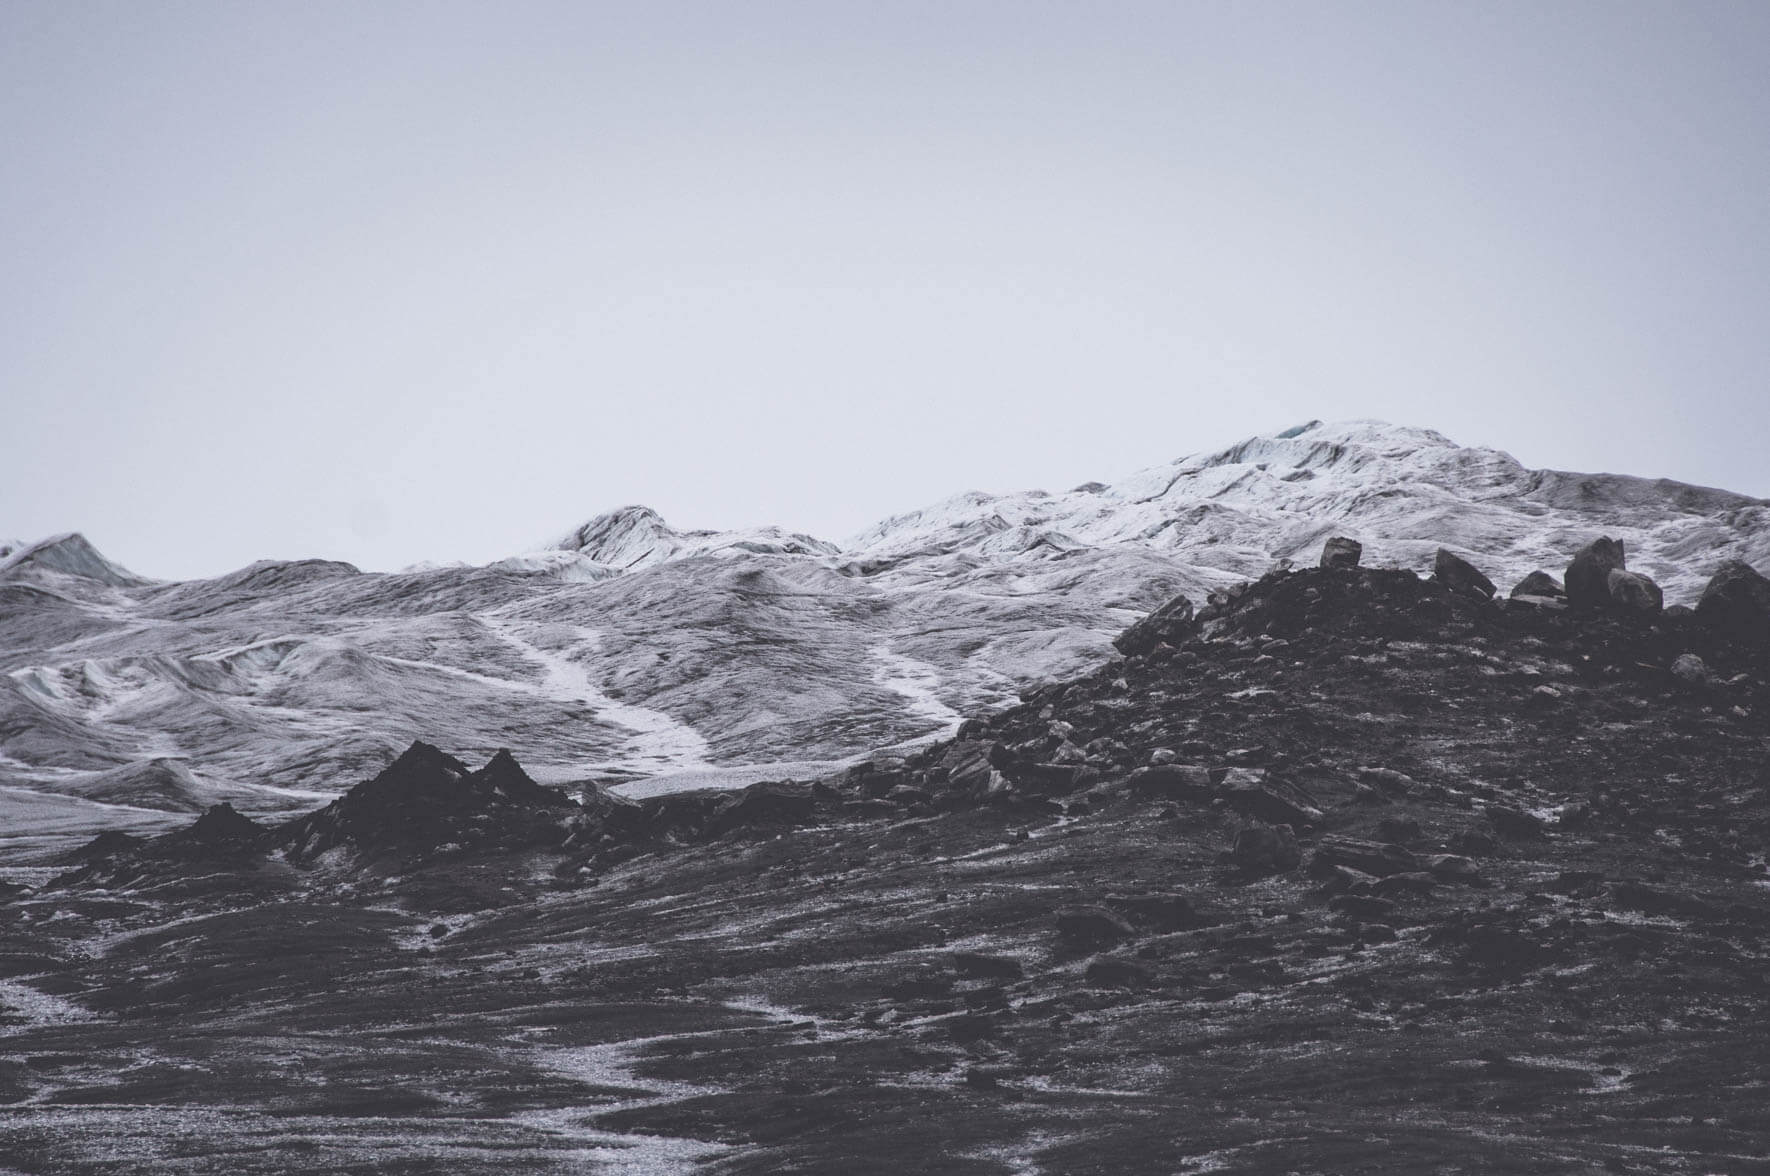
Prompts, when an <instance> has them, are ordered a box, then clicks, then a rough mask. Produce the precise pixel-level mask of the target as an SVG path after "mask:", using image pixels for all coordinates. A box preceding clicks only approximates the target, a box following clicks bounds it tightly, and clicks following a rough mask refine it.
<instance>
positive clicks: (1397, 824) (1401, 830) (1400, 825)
mask: <svg viewBox="0 0 1770 1176" xmlns="http://www.w3.org/2000/svg"><path fill="white" fill-rule="evenodd" d="M1377 836H1378V837H1381V838H1382V839H1383V840H1384V841H1393V842H1397V843H1400V842H1406V841H1417V840H1419V838H1420V823H1419V822H1418V821H1416V820H1414V819H1413V818H1412V817H1384V818H1383V819H1382V820H1381V821H1378V822H1377Z"/></svg>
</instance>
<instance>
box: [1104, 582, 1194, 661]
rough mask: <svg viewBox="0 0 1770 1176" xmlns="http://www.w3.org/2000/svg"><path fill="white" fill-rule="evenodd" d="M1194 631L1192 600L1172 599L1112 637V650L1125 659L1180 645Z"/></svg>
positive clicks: (1188, 638)
mask: <svg viewBox="0 0 1770 1176" xmlns="http://www.w3.org/2000/svg"><path fill="white" fill-rule="evenodd" d="M1196 631H1197V625H1196V623H1195V621H1194V613H1193V607H1192V601H1190V600H1188V599H1187V598H1186V597H1184V596H1176V597H1174V598H1173V599H1172V600H1170V601H1168V602H1167V603H1166V604H1164V605H1162V606H1161V607H1160V608H1158V609H1156V610H1155V611H1154V612H1152V613H1150V614H1149V615H1148V616H1146V617H1144V618H1143V619H1142V620H1140V621H1138V622H1137V623H1136V624H1134V625H1132V626H1131V627H1130V628H1128V629H1126V630H1125V631H1124V632H1123V633H1120V634H1119V635H1118V636H1117V637H1115V638H1113V641H1112V644H1113V648H1114V649H1117V650H1118V651H1119V652H1120V653H1122V654H1124V655H1125V656H1126V657H1137V656H1140V655H1142V654H1146V653H1148V652H1150V651H1151V650H1153V649H1155V647H1156V646H1158V645H1162V644H1167V645H1175V646H1178V645H1183V644H1185V643H1186V642H1187V641H1188V640H1190V639H1191V638H1192V636H1193V634H1194V633H1195V632H1196Z"/></svg>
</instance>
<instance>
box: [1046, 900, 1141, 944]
mask: <svg viewBox="0 0 1770 1176" xmlns="http://www.w3.org/2000/svg"><path fill="white" fill-rule="evenodd" d="M1133 934H1135V931H1134V930H1133V928H1132V927H1131V924H1130V923H1128V922H1126V921H1125V918H1124V916H1123V915H1120V914H1118V913H1117V912H1116V911H1111V910H1108V909H1107V908H1106V907H1103V906H1072V907H1064V908H1063V909H1062V910H1059V911H1058V912H1057V936H1058V938H1059V939H1060V940H1062V941H1063V944H1064V946H1066V947H1070V948H1078V949H1083V950H1087V949H1090V948H1098V947H1109V946H1111V945H1112V944H1115V943H1118V942H1120V941H1121V940H1125V939H1129V938H1130V937H1131V936H1132V935H1133Z"/></svg>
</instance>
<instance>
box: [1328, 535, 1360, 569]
mask: <svg viewBox="0 0 1770 1176" xmlns="http://www.w3.org/2000/svg"><path fill="white" fill-rule="evenodd" d="M1362 558H1364V544H1362V543H1360V542H1359V541H1358V540H1356V539H1348V538H1346V537H1345V536H1343V535H1336V536H1334V537H1333V538H1332V539H1329V540H1328V541H1327V542H1326V543H1324V544H1323V545H1322V548H1321V566H1322V567H1324V568H1355V567H1357V566H1358V561H1359V560H1360V559H1362Z"/></svg>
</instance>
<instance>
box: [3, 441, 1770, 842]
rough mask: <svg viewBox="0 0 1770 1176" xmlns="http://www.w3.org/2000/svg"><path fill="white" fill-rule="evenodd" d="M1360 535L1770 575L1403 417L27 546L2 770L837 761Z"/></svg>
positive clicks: (1663, 501) (1722, 504)
mask: <svg viewBox="0 0 1770 1176" xmlns="http://www.w3.org/2000/svg"><path fill="white" fill-rule="evenodd" d="M1334 535H1340V536H1346V537H1349V538H1352V539H1354V540H1357V541H1359V542H1361V543H1362V544H1363V545H1364V549H1365V561H1366V563H1367V564H1371V565H1383V566H1393V567H1398V568H1404V569H1409V570H1412V571H1415V572H1422V573H1423V572H1429V571H1430V570H1431V569H1432V568H1433V566H1434V564H1435V562H1436V560H1437V559H1438V551H1439V549H1440V548H1446V549H1449V551H1450V552H1451V553H1452V554H1453V555H1455V556H1459V557H1462V558H1465V559H1468V560H1470V561H1472V562H1473V563H1474V564H1475V565H1476V566H1477V567H1479V568H1481V569H1482V570H1483V571H1484V572H1486V573H1487V574H1488V575H1489V576H1491V577H1492V578H1493V580H1494V581H1496V582H1498V584H1499V586H1500V589H1501V591H1502V592H1504V591H1506V590H1507V589H1509V588H1510V586H1511V585H1512V584H1514V583H1516V582H1518V581H1519V580H1520V579H1522V578H1523V577H1524V576H1526V575H1527V574H1528V573H1532V572H1535V571H1539V570H1547V571H1549V572H1552V573H1554V574H1555V575H1557V576H1558V575H1559V574H1560V570H1561V568H1562V567H1563V566H1564V564H1565V562H1566V560H1567V558H1568V556H1569V554H1570V553H1571V552H1573V551H1575V550H1578V549H1579V548H1581V547H1583V546H1584V545H1585V544H1586V543H1588V542H1589V541H1591V540H1592V539H1594V538H1596V537H1597V536H1599V535H1608V536H1611V537H1613V538H1616V539H1618V540H1620V541H1621V542H1622V543H1623V544H1624V546H1625V548H1626V550H1627V553H1628V566H1629V568H1630V569H1631V570H1632V571H1637V572H1641V573H1644V574H1645V575H1647V576H1649V577H1651V578H1652V579H1653V580H1655V581H1656V582H1657V583H1658V585H1659V586H1660V587H1661V588H1662V589H1663V590H1664V594H1665V600H1666V602H1667V603H1668V604H1694V603H1696V599H1697V596H1698V594H1699V593H1700V592H1701V590H1702V587H1703V585H1704V584H1705V583H1706V582H1707V580H1708V578H1709V577H1710V576H1711V575H1713V574H1714V572H1715V571H1716V570H1717V569H1719V568H1720V567H1721V566H1722V565H1723V564H1726V563H1727V562H1729V561H1741V562H1743V563H1744V564H1746V565H1748V566H1751V567H1755V568H1757V569H1759V570H1763V569H1766V568H1770V502H1766V501H1765V500H1761V499H1754V498H1751V497H1749V496H1745V495H1737V494H1732V493H1730V492H1728V491H1724V490H1714V489H1710V488H1705V487H1695V486H1689V485H1686V484H1684V483H1677V482H1672V481H1669V480H1665V479H1658V480H1654V479H1644V478H1634V477H1630V476H1627V475H1608V474H1603V475H1593V474H1572V473H1561V472H1557V471H1541V470H1529V469H1526V468H1525V467H1524V466H1523V465H1522V464H1520V463H1519V462H1517V461H1516V460H1514V459H1513V458H1511V457H1510V456H1508V455H1506V454H1504V453H1502V452H1500V451H1498V450H1493V449H1483V448H1465V447H1461V446H1457V445H1456V444H1454V443H1453V442H1452V441H1450V440H1449V439H1448V438H1446V437H1444V436H1443V435H1442V434H1439V433H1436V432H1434V431H1432V430H1426V429H1417V428H1410V427H1405V426H1396V425H1389V424H1384V423H1382V422H1369V421H1366V422H1341V423H1337V424H1326V423H1322V422H1309V423H1307V424H1304V425H1300V426H1296V427H1294V428H1290V429H1285V430H1282V431H1280V432H1277V433H1273V434H1268V435H1262V436H1258V437H1251V438H1247V439H1245V440H1243V441H1241V442H1238V443H1236V444H1234V445H1230V446H1225V447H1221V448H1218V449H1215V450H1210V451H1204V452H1200V453H1196V454H1192V455H1189V456H1186V457H1181V458H1178V459H1176V460H1174V461H1172V462H1168V463H1165V464H1162V465H1159V466H1155V467H1151V468H1149V469H1146V470H1143V471H1141V472H1139V473H1136V474H1132V475H1130V476H1128V477H1125V478H1121V479H1119V480H1118V481H1117V482H1116V483H1111V484H1108V483H1099V482H1090V483H1084V484H1082V485H1081V486H1078V487H1076V488H1074V489H1072V490H1069V491H1064V492H1061V493H1050V492H1046V491H1043V490H1028V491H1019V492H1011V493H1003V494H989V493H984V492H980V491H967V492H964V493H960V494H957V495H953V496H950V497H948V498H947V499H944V500H941V501H940V502H937V503H933V504H930V505H928V506H925V507H922V508H920V509H918V510H913V511H908V512H903V513H900V514H898V515H894V516H891V517H889V518H887V519H884V520H881V521H880V522H879V523H877V524H874V525H873V526H872V527H870V528H867V529H866V530H864V531H862V532H860V533H859V534H857V535H855V536H852V537H851V538H850V539H849V540H847V541H845V542H844V543H842V544H835V543H830V542H828V541H825V540H821V539H817V538H815V537H812V536H807V535H802V534H798V533H795V532H791V531H788V530H786V529H783V528H778V527H764V528H749V529H739V530H734V531H692V530H686V531H685V530H677V529H676V528H673V527H671V526H670V525H669V524H668V523H667V522H665V521H664V519H663V518H662V517H661V516H660V515H658V513H657V512H656V511H653V510H651V509H649V508H645V507H624V508H621V509H619V510H617V511H614V512H610V513H608V514H604V515H600V516H597V517H596V518H594V519H592V520H589V521H588V522H586V523H585V524H583V525H582V526H580V527H578V528H576V529H574V530H573V531H572V532H571V533H570V534H569V535H568V536H566V537H564V538H562V539H560V540H558V541H556V545H555V546H554V547H553V548H551V549H544V550H542V551H539V552H530V553H528V554H526V555H523V554H519V555H515V556H512V557H508V558H506V559H504V560H500V561H495V562H493V563H491V564H488V565H485V566H480V567H472V566H438V567H419V568H413V569H408V570H405V571H402V572H394V573H379V572H363V571H359V570H358V569H356V568H354V567H352V566H351V565H349V564H342V563H337V562H333V561H319V560H296V561H274V560H267V561H260V562H259V563H255V564H252V565H249V566H248V567H247V568H243V569H240V570H238V571H236V572H231V573H228V574H226V575H224V576H219V577H214V578H210V579H207V580H194V581H172V582H163V581H149V580H146V579H145V578H143V577H139V576H136V575H135V574H134V573H132V572H129V571H128V570H127V569H121V568H119V567H118V566H117V565H115V564H112V563H111V562H110V561H108V560H106V559H105V558H104V557H103V556H102V555H101V554H99V553H98V552H97V551H96V549H94V548H92V547H91V545H90V544H89V543H86V542H85V540H84V539H80V538H79V537H78V536H62V537H57V538H56V539H54V540H52V541H45V542H43V543H39V544H33V545H30V546H28V547H25V548H20V549H19V550H17V551H13V552H10V553H9V554H8V555H7V556H6V557H4V563H3V564H0V784H4V785H12V786H15V787H20V788H25V789H29V790H31V791H32V792H34V793H38V794H43V795H78V794H81V793H83V792H84V793H87V794H95V795H102V796H104V797H106V798H107V800H108V801H115V802H120V803H124V804H128V803H132V802H139V803H143V804H147V805H152V806H158V807H172V806H174V805H176V806H178V807H181V808H188V807H190V806H191V805H192V804H194V803H195V798H194V796H193V795H192V794H191V793H190V790H189V789H188V787H187V788H185V789H184V790H183V795H177V793H178V792H179V790H178V789H176V788H173V789H169V788H168V787H167V784H166V773H165V772H164V771H159V770H156V771H148V770H145V769H144V770H140V771H130V770H127V769H130V768H131V765H151V764H153V763H156V762H163V763H178V764H181V765H183V766H184V767H185V768H187V769H188V770H189V771H190V772H193V773H195V775H196V777H197V778H199V779H200V780H202V781H203V782H204V784H205V788H206V789H207V790H208V795H210V796H221V795H225V796H226V797H227V798H228V799H229V800H231V801H232V802H233V803H235V804H236V805H238V806H240V807H241V808H242V810H243V811H246V812H249V813H253V814H259V815H262V814H266V813H270V814H276V813H287V812H289V811H291V810H293V809H295V808H297V807H301V806H304V805H306V804H308V803H309V802H311V801H312V800H313V799H314V798H316V797H324V796H330V795H336V793H337V791H338V790H339V788H340V787H341V785H342V783H343V782H345V781H349V780H355V779H362V778H364V777H365V776H368V775H372V774H374V773H375V772H376V771H378V770H380V769H381V768H383V767H385V766H386V765H387V764H388V763H390V762H391V761H392V760H393V758H394V757H395V756H397V755H398V754H399V753H400V751H401V749H403V748H405V747H406V746H408V745H409V744H410V743H411V742H412V741H413V740H414V739H418V738H422V737H423V736H424V735H425V734H426V733H427V732H428V731H431V730H433V729H435V727H436V725H438V724H441V725H442V726H444V727H446V728H447V729H450V730H452V731H454V732H456V734H457V738H458V739H459V740H460V743H459V746H460V747H461V749H462V750H463V751H470V752H472V753H474V754H476V755H483V756H490V755H491V754H492V753H493V752H495V751H496V750H497V749H498V748H500V747H504V746H510V745H521V746H523V747H525V748H526V749H528V752H527V756H526V757H525V758H526V762H527V763H528V765H529V769H530V771H531V772H533V773H534V774H535V776H536V779H537V780H539V781H540V782H542V783H544V784H557V785H568V784H573V783H582V782H584V781H587V780H592V779H594V780H598V781H600V782H602V783H604V784H609V785H615V786H619V785H621V784H623V783H625V782H629V781H637V780H642V779H645V778H648V777H653V776H660V775H664V776H670V775H675V774H679V773H682V772H684V771H694V772H715V773H716V772H717V770H718V769H719V768H721V767H733V768H735V767H739V766H742V767H744V768H746V769H751V768H754V767H755V766H757V765H766V764H768V763H770V762H774V761H779V760H795V761H801V760H814V761H828V762H832V763H837V762H841V761H844V760H848V759H852V758H853V757H856V756H860V755H864V754H866V753H867V752H869V751H870V750H872V749H874V748H878V747H882V746H889V745H894V744H905V743H914V742H916V741H918V740H926V739H929V738H934V737H937V736H939V735H941V734H943V733H946V732H948V731H950V729H951V728H952V727H953V726H954V725H955V724H956V721H957V715H959V714H962V713H978V712H981V711H987V710H990V709H994V708H1000V707H1004V706H1008V705H1011V704H1013V703H1014V702H1015V700H1016V699H1017V698H1018V697H1019V695H1020V694H1021V692H1022V691H1024V690H1026V689H1028V688H1031V687H1033V686H1035V685H1036V684H1038V683H1039V682H1041V681H1048V680H1054V679H1058V678H1063V677H1067V676H1071V675H1073V674H1076V673H1080V672H1084V671H1087V670H1089V669H1092V668H1094V667H1097V666H1099V665H1101V664H1103V663H1105V662H1107V661H1109V660H1110V659H1112V658H1113V657H1114V656H1116V655H1115V653H1114V651H1113V647H1112V641H1113V639H1114V637H1116V636H1117V635H1118V634H1119V633H1120V631H1121V630H1123V629H1124V628H1125V626H1126V625H1128V624H1130V623H1131V622H1132V621H1133V620H1136V619H1137V618H1138V617H1139V616H1141V615H1143V614H1146V613H1148V612H1149V611H1150V610H1152V609H1154V608H1156V607H1157V606H1159V605H1161V604H1162V603H1163V602H1165V601H1167V600H1169V599H1171V598H1172V597H1174V596H1175V595H1177V594H1184V595H1186V596H1188V597H1190V598H1191V599H1192V600H1194V601H1196V602H1201V603H1202V602H1203V601H1204V600H1205V599H1206V598H1207V597H1208V596H1210V595H1211V594H1212V593H1214V592H1220V591H1223V590H1226V589H1228V588H1230V587H1232V586H1234V585H1236V584H1240V583H1243V582H1247V581H1251V580H1255V579H1258V578H1259V577H1260V576H1262V575H1264V574H1265V573H1267V572H1268V571H1270V570H1271V569H1273V568H1274V567H1283V566H1287V564H1302V563H1309V562H1311V561H1313V559H1314V557H1315V553H1316V552H1317V551H1319V549H1320V546H1321V544H1322V543H1323V542H1324V541H1325V540H1326V539H1327V538H1328V537H1330V536H1334ZM75 539H78V542H74V541H73V540H75ZM702 778H703V779H705V778H706V777H702ZM743 778H744V779H754V778H755V773H754V771H753V770H747V771H746V773H745V775H744V777H743ZM713 779H715V780H716V779H717V777H716V776H714V777H713ZM132 782H135V783H133V784H132ZM733 782H734V783H736V778H735V777H734V779H733ZM131 787H136V788H138V789H139V790H140V793H141V795H140V796H139V797H136V798H134V799H133V800H132V798H131V797H130V795H129V794H128V793H129V790H130V788H131Z"/></svg>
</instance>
